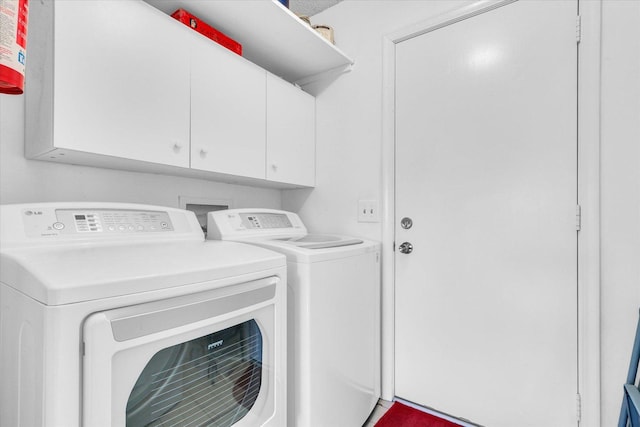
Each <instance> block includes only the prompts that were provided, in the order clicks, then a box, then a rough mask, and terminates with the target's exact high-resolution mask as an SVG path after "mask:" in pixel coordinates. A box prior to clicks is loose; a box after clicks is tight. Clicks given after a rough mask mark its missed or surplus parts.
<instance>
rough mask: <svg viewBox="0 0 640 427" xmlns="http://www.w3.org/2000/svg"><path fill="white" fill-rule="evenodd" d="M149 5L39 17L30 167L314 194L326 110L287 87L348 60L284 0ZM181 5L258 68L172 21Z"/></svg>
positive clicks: (62, 2) (58, 6)
mask: <svg viewBox="0 0 640 427" xmlns="http://www.w3.org/2000/svg"><path fill="white" fill-rule="evenodd" d="M149 3H153V5H151V4H149ZM149 3H147V2H144V1H141V0H128V1H114V0H91V1H78V0H56V1H53V0H40V1H36V2H32V4H30V5H29V6H30V7H29V23H30V27H32V28H31V31H29V34H28V41H27V43H28V44H29V61H28V64H27V70H26V83H25V108H26V113H25V124H26V128H25V153H26V156H27V157H28V158H31V159H38V160H47V161H54V162H61V163H73V164H83V165H89V166H97V167H107V168H113V169H126V170H134V171H142V172H153V173H164V174H172V175H181V176H190V177H198V178H203V179H211V180H218V181H226V182H233V183H240V184H248V185H258V186H267V187H275V188H297V187H309V186H313V185H314V182H315V98H314V97H312V96H311V95H309V94H307V93H305V92H303V91H302V90H301V89H300V88H298V87H296V86H294V85H293V84H291V83H289V82H293V81H297V80H299V79H302V80H306V81H309V79H314V78H322V77H318V75H320V76H323V75H325V72H326V71H328V70H329V71H330V70H334V69H336V67H337V68H340V67H341V66H348V64H350V63H351V60H349V59H348V58H346V57H345V56H344V55H343V54H342V53H341V52H340V51H339V50H338V49H336V48H335V46H333V45H331V44H330V43H328V42H327V41H326V40H324V39H323V38H322V37H321V36H319V35H318V34H317V33H316V32H315V31H313V30H311V29H310V28H309V27H308V26H306V25H305V24H304V23H302V21H300V20H299V19H298V18H297V17H295V16H294V15H293V14H292V13H291V12H290V11H289V10H287V9H286V8H284V7H282V5H280V4H279V3H278V2H277V1H275V0H243V1H238V0H233V1H227V0H215V1H194V0H191V1H189V2H187V3H185V2H182V1H174V0H166V1H159V2H158V1H152V0H149ZM191 6H193V7H191ZM223 6H224V7H223ZM178 7H184V8H185V9H187V10H189V11H190V12H192V13H194V14H196V15H198V14H200V15H202V16H200V17H201V18H203V19H204V20H205V21H207V22H209V23H210V24H211V25H213V26H216V27H218V28H219V29H220V30H222V31H223V32H228V33H229V36H231V37H232V38H234V39H236V40H237V41H239V42H240V43H242V44H243V52H245V53H246V55H247V57H242V56H239V55H236V54H235V53H233V52H231V51H229V50H227V49H226V48H224V47H221V46H220V45H218V44H216V43H215V42H214V41H212V40H209V39H207V38H206V37H204V36H203V35H201V34H199V33H197V32H195V31H194V30H193V29H191V28H189V27H188V26H186V25H184V24H182V23H181V22H178V21H177V20H175V19H173V18H171V17H170V16H168V15H167V14H166V13H165V12H167V11H169V13H171V12H173V11H174V10H175V9H176V8H178ZM160 9H162V10H160ZM165 9H167V10H165ZM245 14H246V15H245ZM256 20H257V21H256ZM255 27H261V29H260V30H259V31H257V32H256V31H254V30H256V28H255ZM227 29H228V31H225V30H227ZM275 29H277V31H274V30H275ZM280 45H282V46H280ZM265 68H267V69H268V70H269V72H273V73H274V74H275V75H277V76H280V77H282V78H284V79H285V80H281V78H280V77H275V76H274V75H272V74H270V73H269V72H267V71H266V70H265Z"/></svg>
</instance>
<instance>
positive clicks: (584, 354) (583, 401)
mask: <svg viewBox="0 0 640 427" xmlns="http://www.w3.org/2000/svg"><path fill="white" fill-rule="evenodd" d="M514 1H517V0H483V1H478V2H473V3H470V4H469V5H467V6H464V7H462V8H459V9H456V10H453V11H450V12H447V13H444V14H442V15H438V16H435V17H434V18H431V19H428V20H425V21H421V22H418V23H416V24H413V25H410V26H407V27H405V28H403V29H401V30H398V31H396V32H393V33H390V34H386V35H384V36H383V39H382V66H383V70H382V241H383V245H382V395H381V397H382V398H383V399H385V400H393V398H394V397H395V379H394V365H395V346H394V344H395V331H394V327H395V325H394V319H395V271H394V265H395V250H394V249H395V248H394V245H395V243H394V242H395V77H396V76H395V49H396V44H398V43H400V42H402V41H405V40H408V39H410V38H413V37H416V36H419V35H422V34H425V33H428V32H430V31H434V30H437V29H439V28H442V27H445V26H447V25H451V24H454V23H456V22H460V21H462V20H465V19H469V18H472V17H474V16H477V15H479V14H481V13H485V12H488V11H491V10H493V9H496V8H498V7H502V6H505V5H507V4H509V3H513V2H514ZM577 1H578V8H579V14H580V16H581V33H582V34H581V41H580V44H579V45H578V70H577V74H578V100H577V104H578V141H577V145H578V159H577V161H578V189H577V200H578V203H579V204H580V205H581V207H582V224H581V230H580V231H579V234H578V299H577V304H578V330H577V331H576V333H577V335H578V355H577V356H578V393H579V396H580V397H579V399H578V404H579V405H580V406H581V417H580V419H579V424H580V426H586V427H599V425H600V387H601V385H600V45H601V16H602V0H596V1H585V0H577Z"/></svg>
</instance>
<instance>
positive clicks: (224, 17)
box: [145, 0, 353, 83]
mask: <svg viewBox="0 0 640 427" xmlns="http://www.w3.org/2000/svg"><path fill="white" fill-rule="evenodd" d="M145 1H146V2H147V3H149V4H150V5H152V6H153V7H155V8H157V9H159V10H161V11H162V12H164V13H166V14H168V15H170V14H172V13H173V12H174V11H175V10H176V9H185V10H187V11H188V12H189V13H192V14H193V15H196V16H197V17H198V18H200V19H202V20H203V21H205V22H206V23H208V24H209V25H211V26H213V27H215V28H216V29H218V30H219V31H222V32H223V33H225V34H226V35H228V36H229V37H231V38H232V39H234V40H236V41H237V42H239V43H240V44H242V56H243V57H244V58H246V59H247V60H249V61H251V62H253V63H255V64H257V65H259V66H260V67H262V68H264V69H266V70H267V71H269V72H271V73H273V74H275V75H277V76H280V77H282V78H283V79H285V80H287V81H289V82H292V83H295V82H298V81H300V80H302V79H306V78H309V77H312V76H315V75H317V74H320V73H322V72H324V71H328V70H332V69H336V68H339V67H343V66H348V65H350V64H353V61H352V60H351V59H350V58H349V57H347V56H346V55H345V54H344V53H342V52H341V51H340V49H338V48H337V47H335V46H334V45H332V44H331V43H330V42H328V41H327V40H326V39H325V38H324V37H322V36H321V35H320V34H319V33H318V32H316V31H315V30H313V29H312V28H310V27H309V26H308V25H307V24H306V23H304V22H303V21H302V20H300V19H299V18H298V17H297V16H296V15H295V14H294V13H292V12H291V11H290V10H289V9H287V8H286V7H284V6H283V5H282V4H280V2H278V1H277V0H242V1H238V0H145Z"/></svg>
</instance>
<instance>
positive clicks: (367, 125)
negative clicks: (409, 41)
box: [282, 0, 471, 240]
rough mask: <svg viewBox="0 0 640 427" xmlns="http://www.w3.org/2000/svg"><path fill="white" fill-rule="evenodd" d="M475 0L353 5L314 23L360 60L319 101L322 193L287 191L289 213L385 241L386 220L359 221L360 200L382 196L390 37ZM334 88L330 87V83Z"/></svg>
mask: <svg viewBox="0 0 640 427" xmlns="http://www.w3.org/2000/svg"><path fill="white" fill-rule="evenodd" d="M469 3H471V2H469V1H452V0H445V1H435V0H434V1H424V0H417V1H415V0H413V1H411V0H403V1H393V0H391V1H389V0H386V1H358V0H355V1H352V0H346V1H343V2H341V3H339V4H337V5H336V6H333V7H331V8H329V9H327V10H325V11H323V12H321V13H319V14H317V15H314V16H313V17H312V18H311V22H312V24H328V25H330V26H331V27H333V28H334V31H335V41H336V45H337V46H338V47H339V48H340V49H341V50H342V51H344V52H345V53H346V54H348V55H349V56H350V57H351V58H354V60H355V66H354V68H353V70H352V71H351V72H349V73H346V74H343V75H342V76H340V77H338V78H337V79H336V80H335V81H334V82H333V83H332V84H331V85H329V86H327V87H326V88H325V87H322V85H320V84H318V85H316V86H312V87H311V89H312V90H313V91H314V92H316V91H317V92H319V93H318V95H317V98H316V114H317V122H316V132H317V134H316V188H315V190H313V191H310V190H285V191H283V199H282V201H283V208H284V209H288V210H293V211H295V212H298V213H299V215H300V216H301V218H302V220H303V221H304V222H305V224H306V225H307V228H309V229H310V230H311V231H313V232H327V233H342V234H349V235H355V236H361V237H365V238H369V239H374V240H380V239H381V235H382V234H381V227H380V224H379V223H358V221H357V207H358V206H357V203H358V199H364V200H371V199H376V200H378V201H381V199H382V191H381V185H382V177H381V165H382V159H381V150H382V145H381V144H382V135H381V126H382V125H381V118H382V103H381V101H382V36H383V34H387V33H390V32H393V31H395V30H397V29H399V28H402V27H404V26H407V25H409V24H413V23H415V22H417V21H421V20H423V19H427V18H430V17H433V16H435V15H438V14H441V13H444V12H446V11H449V10H453V9H455V8H457V7H460V6H461V5H463V4H469ZM325 86H326V85H325Z"/></svg>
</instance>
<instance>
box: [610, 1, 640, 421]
mask: <svg viewBox="0 0 640 427" xmlns="http://www.w3.org/2000/svg"><path fill="white" fill-rule="evenodd" d="M601 111H602V130H601V133H602V141H601V239H602V240H601V251H602V263H601V277H602V282H601V289H602V290H601V298H602V299H601V304H602V308H601V310H602V312H601V316H602V318H601V325H602V329H601V333H602V341H601V345H602V351H601V357H602V359H601V361H602V376H601V378H602V426H613V425H616V423H617V420H618V414H619V411H620V404H621V401H622V383H623V382H624V380H625V378H626V375H627V369H628V368H629V358H630V356H631V347H632V344H633V333H634V331H635V325H636V322H637V320H638V308H640V1H626V0H622V1H620V0H618V1H612V0H605V1H604V2H603V10H602V110H601Z"/></svg>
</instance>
